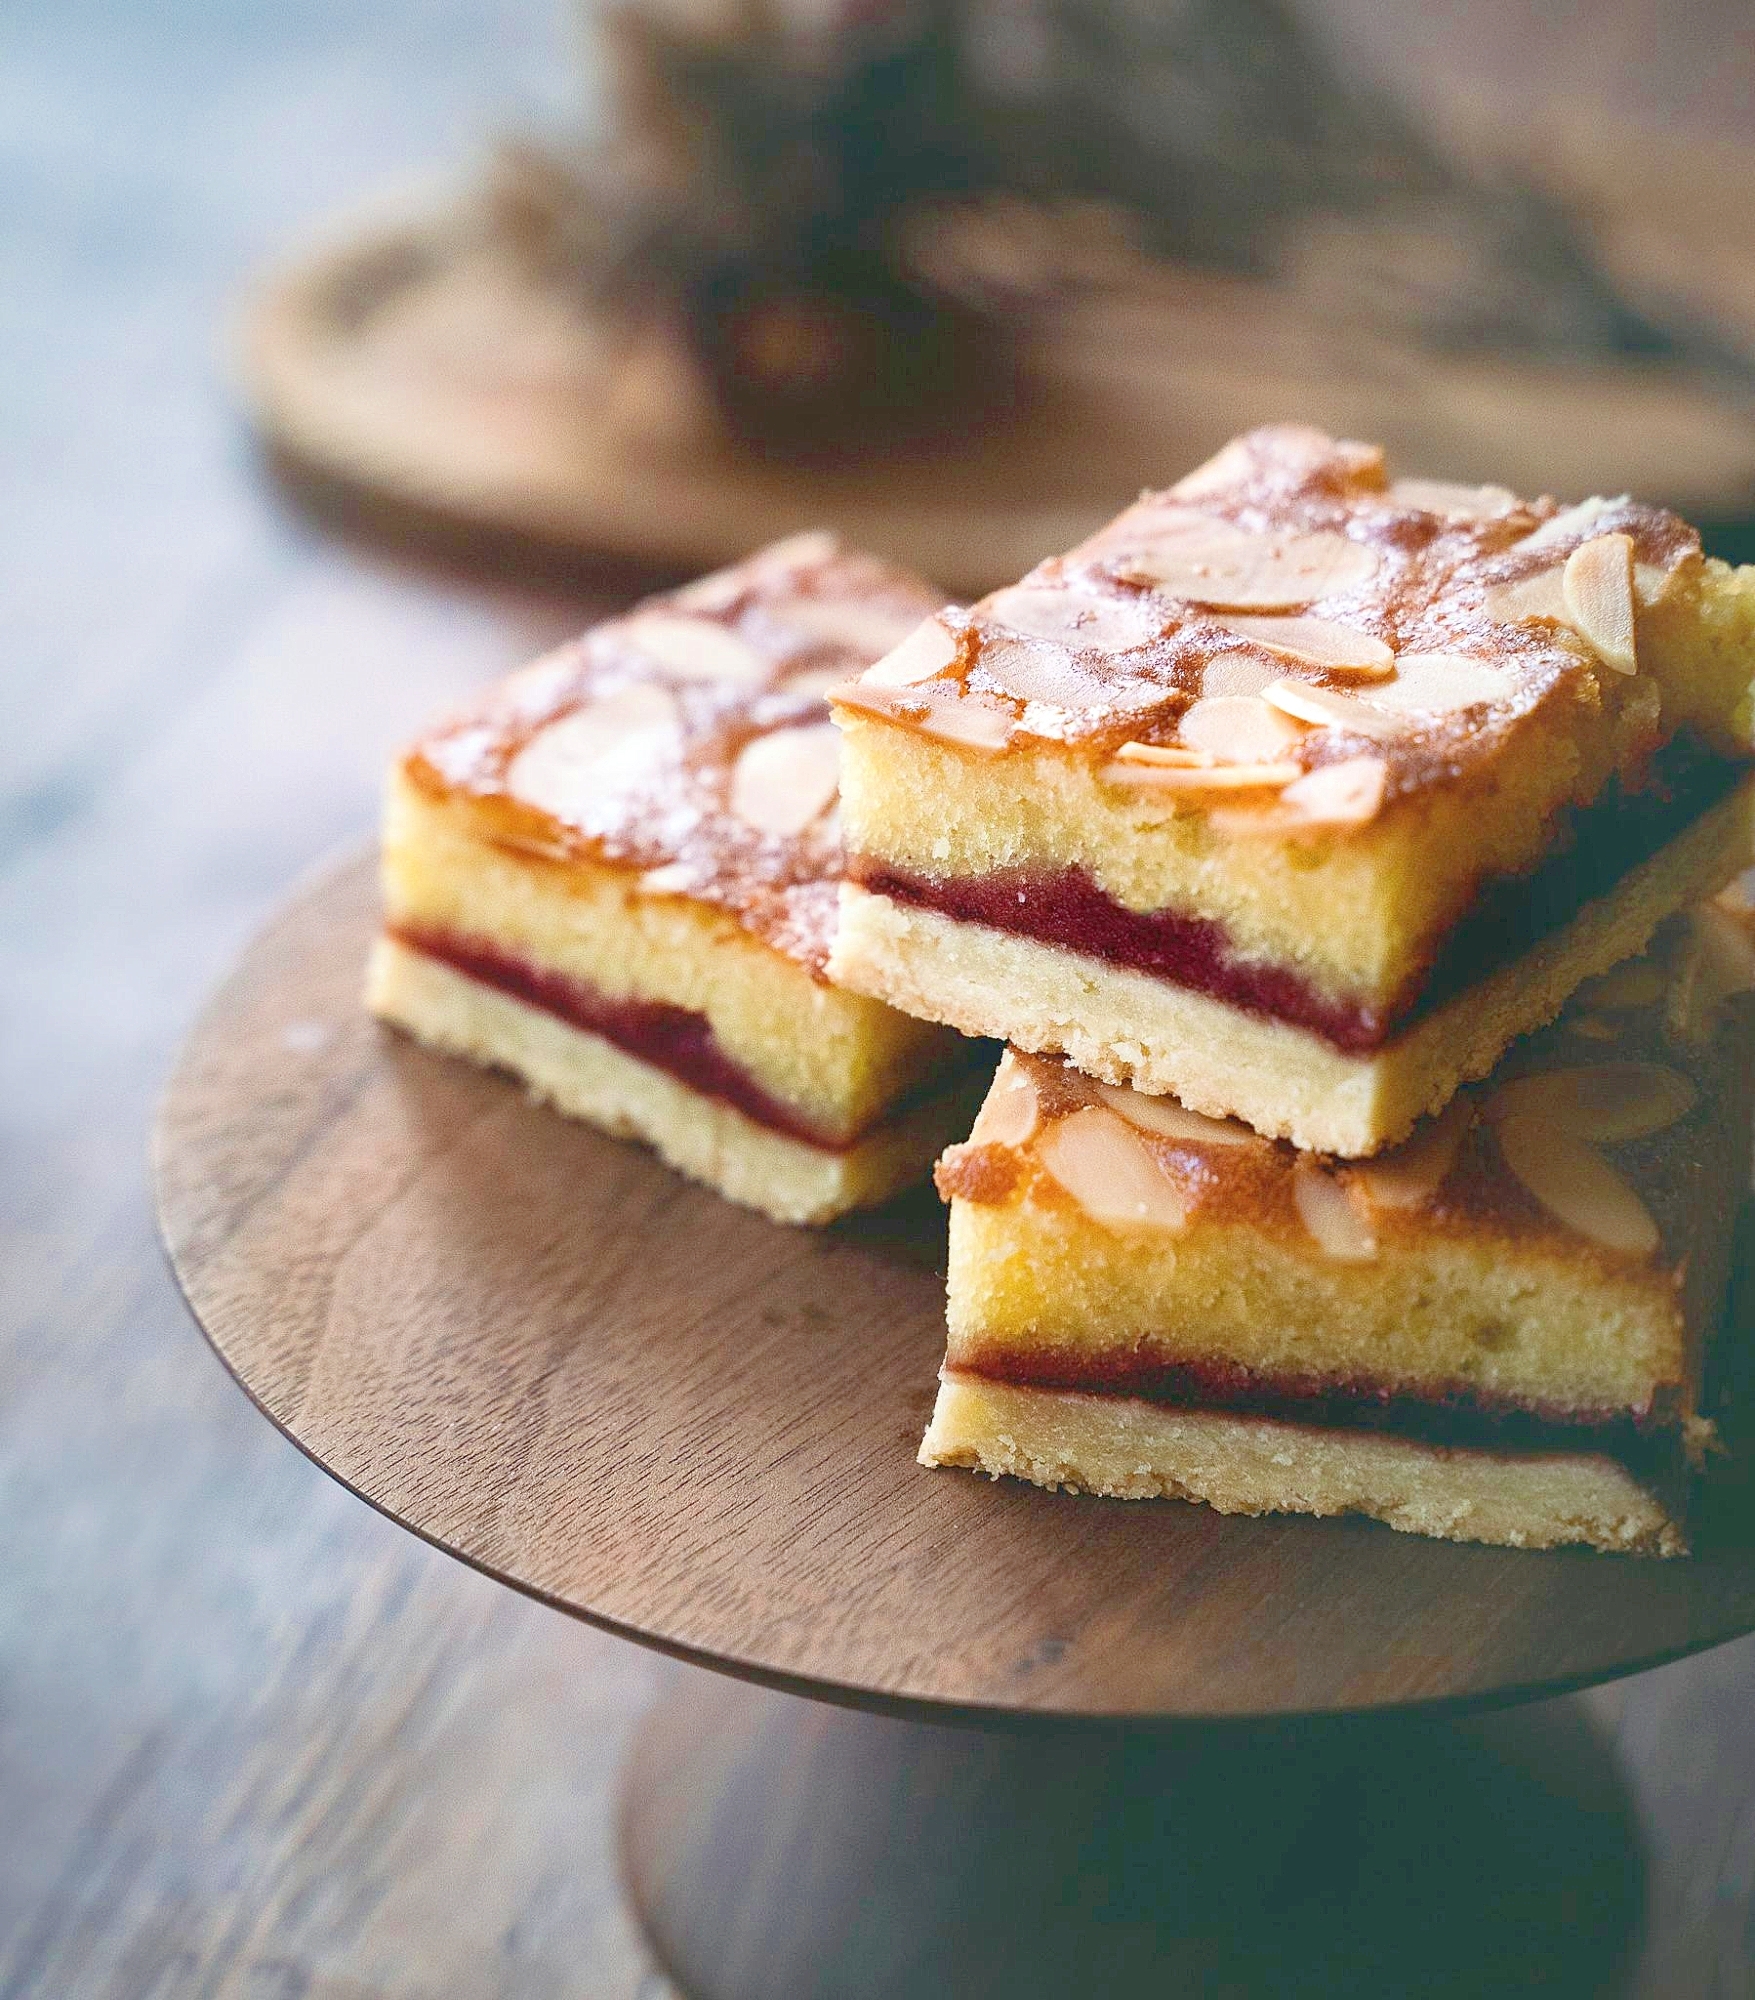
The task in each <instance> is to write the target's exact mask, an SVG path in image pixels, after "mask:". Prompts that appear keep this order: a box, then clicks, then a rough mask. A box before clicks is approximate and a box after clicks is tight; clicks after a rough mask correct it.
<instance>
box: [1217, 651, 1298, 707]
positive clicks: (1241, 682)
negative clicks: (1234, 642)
mask: <svg viewBox="0 0 1755 2000" xmlns="http://www.w3.org/2000/svg"><path fill="white" fill-rule="evenodd" d="M1283 678H1284V676H1283V673H1282V671H1281V669H1280V668H1279V667H1276V666H1270V665H1269V664H1268V662H1267V661H1266V660H1261V659H1257V658H1256V656H1255V655H1254V654H1253V653H1243V652H1232V653H1218V654H1215V655H1214V657H1213V658H1212V659H1210V660H1208V662H1207V663H1206V665H1205V666H1204V667H1202V668H1201V673H1200V691H1201V693H1202V694H1203V695H1213V696H1215V697H1216V696H1219V695H1226V694H1260V693H1262V692H1263V691H1264V690H1265V689H1267V688H1271V687H1272V686H1273V684H1274V682H1275V681H1277V680H1281V679H1283Z"/></svg>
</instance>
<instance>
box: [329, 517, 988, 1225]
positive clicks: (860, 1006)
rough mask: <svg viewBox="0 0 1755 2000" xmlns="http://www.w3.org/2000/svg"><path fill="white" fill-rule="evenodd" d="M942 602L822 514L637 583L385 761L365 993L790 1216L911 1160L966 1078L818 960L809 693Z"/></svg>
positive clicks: (826, 841) (833, 755)
mask: <svg viewBox="0 0 1755 2000" xmlns="http://www.w3.org/2000/svg"><path fill="white" fill-rule="evenodd" d="M938 601H939V600H938V599H937V597H936V596H935V594H934V593H933V592H932V591H931V590H930V589H929V588H928V587H927V586H926V585H925V584H923V583H921V582H920V581H918V580H917V579H916V578H914V577H911V576H908V575H905V574H903V573H902V572H901V571H899V570H896V569H893V568H891V567H890V566H888V565H887V564H885V563H881V562H879V561H877V560H876V559H874V558H873V557H870V556H866V555H861V554H858V553H855V552H853V551H851V550H849V549H846V548H843V547H842V546H840V545H839V544H838V543H837V542H835V541H834V540H833V539H832V538H831V537H829V536H826V535H816V534H812V535H804V536H800V537H796V538H794V539H792V540H790V541H787V542H783V543H780V544H777V545H776V546H774V547H772V548H770V549H767V550H765V551H764V552H762V553H761V554H758V555H756V556H754V557H752V558H751V559H749V560H748V561H747V562H745V563H742V564H740V565H738V566H737V567H736V568H733V569H729V570H725V571H722V572H720V573H718V574H716V575H713V576H710V577H706V578H704V579H702V580H701V581H700V582H698V583H694V584H691V585H690V586H688V587H687V588H686V589H684V590H681V591H679V592H676V593H675V594H673V595H670V596H666V597H658V598H654V599H651V600H650V601H648V602H646V603H644V604H641V605H640V606H638V607H637V608H636V609H635V610H634V611H632V612H631V613H630V614H628V615H627V616H626V617H623V618H618V619H615V620H612V621H611V622H609V623H608V624H605V625H601V626H599V627H598V628H597V629H596V630H594V631H592V632H590V633H588V634H587V635H586V636H585V637H584V638H582V639H580V640H579V641H578V642H577V643H575V644H572V645H569V646H566V647H563V648H562V649H561V650H560V651H559V652H557V653H554V654H552V655H550V656H549V657H548V658H546V659H544V660H541V661H539V662H538V663H537V664H536V665H534V666H532V667H529V668H527V669H525V670H524V671H523V672H521V673H518V674H515V675H513V676H512V677H511V678H510V679H509V680H507V681H505V682H503V683H502V684H500V685H499V686H497V687H494V688H492V689H490V690H489V691H488V692H487V693H485V694H484V695H483V696H482V697H481V698H480V699H479V700H478V701H477V702H475V703H474V705H473V706H471V707H469V708H467V709H466V710H464V711H463V712H462V713H460V714H457V715H454V716H453V717H452V718H451V719H450V720H448V721H446V722H444V723H442V724H440V725H439V726H438V727H437V728H435V729H433V730H431V731H430V732H428V733H427V734H426V735H424V736H423V737H422V738H421V739H420V741H419V742H417V743H416V744H415V745H414V746H413V747H412V748H411V749H410V750H409V751H408V752H407V753H406V755H404V756H403V757H402V758H401V759H400V760H399V761H398V763H397V764H396V766H395V768H394V770H393V772H392V774H391V778H390V786H389V798H388V804H387V809H386V814H385V827H384V905H385V922H384V933H383V936H382V938H381V940H380V941H379V943H378V944H377V946H376V949H375V951H374V954H373V958H372V964H371V971H370V978H369V988H368V999H369V1004H370V1005H371V1006H372V1008H373V1009H374V1011H376V1012H377V1013H378V1014H379V1015H381V1016H382V1017H383V1018H384V1019H385V1020H386V1021H390V1022H394V1023H395V1024H396V1025H398V1026H400V1027H402V1028H406V1029H407V1030H409V1031H410V1032H411V1033H412V1034H414V1035H415V1036H417V1037H418V1038H419V1039H420V1040H421V1041H423V1042H427V1043H430V1044H431V1045H432V1046H434V1047H436V1048H440V1049H445V1050H449V1051H452V1052H454V1053H456V1054H459V1055H464V1056H469V1057H472V1058H474V1059H475V1060H476V1061H478V1062H482V1063H487V1064H492V1065H495V1066H497V1067H499V1068H502V1069H506V1070H510V1071H511V1072H512V1073H513V1074H514V1075H516V1076H518V1077H520V1078H522V1079H523V1081H524V1082H525V1083H526V1084H528V1085H529V1087H530V1089H531V1090H532V1091H533V1092H534V1093H535V1094H536V1095H537V1096H539V1097H542V1098H545V1099H547V1100H548V1101H549V1102H550V1103H552V1104H554V1105H556V1106H557V1107H558V1108H559V1109H560V1110H562V1111H564V1112H568V1113H570V1114H572V1115H573V1116H575V1117H579V1118H585V1119H589V1120H591V1121H592V1122H594V1123H596V1124H599V1125H602V1126H605V1127H606V1128H608V1129H609V1130H610V1131H612V1132H616V1133H618V1134H623V1135H627V1136H631V1137H635V1138H639V1139H643V1140H645V1141H647V1142H648V1143H649V1144H651V1145H652V1146H654V1147H655V1148H656V1149H657V1150H658V1152H659V1153H660V1154H661V1155H662V1156H663V1157H664V1158H665V1159H666V1160H667V1161H668V1162H669V1163H670V1164H671V1165H672V1166H674V1167H676V1168H678V1169H680V1170H681V1171H682V1172H684V1173H686V1174H689V1175H692V1176H693V1177H694V1178H696V1179H698V1180H702V1181H705V1182H707V1183H708V1184H709V1185H711V1186H713V1187H715V1188H717V1189H719V1190H720V1192H722V1193H723V1194H726V1195H728V1196H730V1197H731V1198H732V1199H733V1200H735V1201H740V1202H744V1203H747V1204H748V1205H750V1206H752V1207H755V1208H759V1209H762V1210H764V1211H765V1212H766V1213H767V1214H769V1215H771V1216H773V1217H775V1218H776V1219H778V1220H781V1221H787V1222H819V1221H824V1220H826V1219H828V1218H829V1217H832V1216H834V1215H837V1214H840V1213H841V1212H843V1211H844V1210H847V1209H850V1208H854V1207H859V1206H863V1205H865V1204H869V1203H873V1202H878V1201H881V1200H883V1199H884V1198H886V1197H887V1196H888V1195H890V1194H892V1193H893V1192H894V1191H895V1190H896V1189H897V1188H899V1187H900V1186H902V1185H904V1184H905V1183H907V1182H909V1181H912V1180H916V1179H919V1178H922V1177H923V1176H924V1175H925V1174H926V1173H927V1172H928V1170H929V1169H930V1166H931V1163H932V1160H933V1158H934V1156H935V1155H936V1154H937V1152H938V1151H939V1150H940V1149H941V1148H942V1147H943V1146H944V1145H945V1144H946V1143H947V1141H948V1140H950V1139H951V1138H953V1137H954V1136H955V1135H956V1134H957V1133H958V1132H960V1131H964V1130H966V1129H967V1121H968V1118H969V1117H970V1116H971V1115H972V1114H973V1111H974V1107H975V1104H976V1102H978V1098H979V1089H980V1083H981V1081H983V1080H984V1076H985V1071H983V1072H982V1074H981V1075H980V1076H977V1075H976V1074H974V1073H973V1071H972V1067H971V1065H972V1061H973V1060H974V1052H973V1051H971V1049H970V1045H969V1044H968V1043H967V1042H965V1041H963V1040H962V1039H961V1037H959V1036H957V1035H955V1034H953V1033H951V1032H949V1031H948V1030H946V1029H944V1028H938V1027H932V1026H929V1025H927V1024H925V1023H922V1022H918V1021H913V1020H910V1019H908V1018H907V1017H905V1016H904V1015H901V1014H898V1013H896V1012H894V1011H893V1010H892V1009H890V1008H889V1007H887V1006H884V1005H883V1004H882V1003H881V1002H879V1001H876V1000H872V999H868V998H865V997H863V996H861V995H858V994H853V993H848V992H845V991H842V990H841V989H840V988H838V987H836V986H834V985H832V984H831V983H830V982H829V980H828V979H827V977H826V976H825V972H824V963H825V960H826V957H827V952H828V938H829V932H830V929H831V927H832V924H833V921H834V913H835V897H836V890H837V886H838V884H839V881H840V876H841V850H840V844H839V839H838V835H837V831H836V815H835V790H836V764H837V738H836V732H835V730H834V729H833V727H832V726H831V724H830V722H829V719H828V712H827V709H826V707H825V704H824V689H825V687H826V686H827V685H828V684H829V683H830V682H831V681H835V680H844V679H845V678H846V677H847V676H848V674H849V673H851V672H856V671H857V670H858V669H859V668H860V667H862V666H864V665H865V664H866V663H868V662H869V661H871V660H873V659H875V658H876V657H877V656H878V655H879V654H881V653H883V652H884V651H885V650H886V649H887V648H888V647H889V646H891V645H892V644H893V643H894V642H895V640H896V638H897V637H898V636H899V635H900V634H901V633H902V632H904V631H906V630H908V629H910V628H912V627H913V626H916V625H918V623H919V622H920V619H921V617H922V616H923V615H924V613H925V612H927V611H928V610H930V609H931V608H932V607H933V606H934V605H935V604H936V603H937V602H938Z"/></svg>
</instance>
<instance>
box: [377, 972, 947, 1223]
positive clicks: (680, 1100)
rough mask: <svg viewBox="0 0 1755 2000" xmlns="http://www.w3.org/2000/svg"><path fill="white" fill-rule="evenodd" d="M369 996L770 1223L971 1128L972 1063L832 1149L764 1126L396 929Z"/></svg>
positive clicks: (892, 1176)
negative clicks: (403, 938)
mask: <svg viewBox="0 0 1755 2000" xmlns="http://www.w3.org/2000/svg"><path fill="white" fill-rule="evenodd" d="M366 1004H367V1006H368V1007H369V1008H370V1009H371V1011H372V1012H373V1013H374V1014H376V1015H377V1016H378V1018H379V1019H380V1020H382V1021H386V1022H388V1023H390V1024H391V1025H392V1026H395V1027H398V1028H401V1029H404V1030H405V1031H406V1032H407V1033H409V1034H411V1035H413V1036H414V1037H415V1039H416V1040H417V1041H419V1042H422V1043H424V1044H425V1045H426V1046H427V1047H429V1048H434V1049H438V1050H440V1051H442V1052H443V1053H445V1054H447V1055H455V1056H463V1057H466V1058H467V1059H468V1060H470V1061H471V1062H475V1063H479V1064H481V1065H482V1066H483V1067H486V1068H490V1069H499V1070H504V1071H509V1072H510V1073H511V1074H512V1075H513V1076H515V1077H516V1078H517V1079H518V1080H519V1081H520V1082H522V1083H523V1084H524V1085H525V1087H526V1088H527V1089H528V1091H529V1092H530V1094H531V1096H533V1097H535V1098H537V1099H538V1100H540V1101H541V1102H543V1103H546V1104H549V1105H552V1106H553V1107H554V1108H555V1109H556V1110H558V1111H560V1112H562V1113H564V1114H565V1115H566V1116H568V1117H570V1118H577V1119H581V1120H583V1121H584V1122H585V1123H587V1124H591V1125H595V1126H598V1127H599V1128H601V1129H602V1130H605V1131H607V1132H610V1133H611V1134H613V1135H614V1136H616V1137H618V1138H632V1139H637V1140H640V1141H642V1142H643V1143H645V1144H646V1145H649V1146H650V1147H651V1148H652V1149H653V1150H654V1151H655V1152H656V1153H657V1154H658V1156H659V1157H660V1158H661V1159H662V1160H663V1161H664V1162H665V1163H666V1165H668V1166H670V1167H673V1168H674V1169H675V1170H676V1171H677V1172H678V1173H681V1174H684V1175H686V1176H687V1177H688V1178H689V1179H690V1180H695V1181H700V1182H702V1183H703V1184H704V1185H706V1186H708V1187H711V1188H714V1189H716V1190H717V1191H718V1192H719V1193H720V1194H722V1195H724V1196H725V1197H726V1199H727V1200H729V1201H734V1202H737V1203H738V1204H740V1205H741V1206H742V1207H745V1208H753V1209H756V1210H759V1211H760V1212H761V1213H762V1214H764V1215H766V1216H768V1217H770V1218H771V1219H772V1220H773V1221H775V1222H785V1223H811V1224H814V1223H825V1222H832V1221H833V1220H834V1219H835V1218H836V1217H837V1216H840V1215H845V1214H847V1213H848V1212H849V1211H850V1210H853V1209H857V1208H870V1207H874V1206H876V1205H877V1204H878V1203H880V1202H883V1201H887V1200H888V1199H889V1198H890V1196H892V1195H893V1194H896V1193H898V1192H899V1191H900V1190H901V1189H902V1188H904V1187H907V1186H909V1185H910V1184H911V1183H913V1182H915V1181H918V1180H923V1179H924V1178H925V1176H926V1174H927V1172H928V1170H929V1169H930V1167H931V1164H932V1162H933V1160H934V1158H935V1157H936V1156H937V1155H938V1153H939V1152H940V1151H942V1150H943V1148H944V1147H945V1146H946V1145H947V1144H948V1143H949V1142H950V1141H951V1140H952V1139H954V1138H957V1137H959V1136H960V1135H961V1134H962V1133H963V1132H964V1131H966V1130H967V1129H968V1124H969V1120H970V1119H971V1118H972V1117H973V1116H974V1113H975V1109H976V1107H977V1105H978V1104H979V1102H980V1099H981V1094H982V1092H983V1091H984V1090H985V1088H986V1084H987V1074H986V1071H985V1070H984V1069H978V1070H977V1071H976V1073H975V1074H974V1075H973V1076H972V1077H971V1076H965V1077H960V1078H959V1079H958V1080H957V1082H956V1083H954V1084H953V1085H951V1086H950V1087H948V1088H947V1089H945V1090H942V1091H940V1092H938V1093H936V1094H935V1095H933V1096H931V1097H928V1098H926V1099H924V1100H923V1101H921V1102H919V1103H916V1104H913V1105H911V1106H909V1107H908V1108H907V1109H906V1110H904V1111H903V1112H902V1113H901V1114H900V1115H899V1116H896V1117H893V1118H889V1119H886V1120H885V1121H883V1122H882V1123H881V1124H880V1125H878V1126H877V1127H876V1128H875V1129H874V1130H872V1131H871V1132H869V1133H867V1134H866V1136H865V1137H863V1138H862V1139H860V1140H858V1141H857V1142H856V1143H855V1144H854V1145H853V1146H851V1147H849V1148H847V1149H846V1150H844V1151H838V1152H832V1151H829V1150H827V1149H825V1148H822V1147H817V1146H811V1145H807V1144H805V1143H803V1142H802V1141H800V1140H797V1139H793V1138H790V1137H788V1136H787V1135H786V1134H784V1133H780V1132H773V1131H770V1130H768V1129H767V1128H766V1127H765V1126H762V1125H758V1124H757V1123H756V1122H755V1121H754V1120H752V1119H750V1118H747V1117H746V1116H745V1115H744V1114H743V1113H742V1112H741V1111H738V1110H737V1109H736V1108H735V1107H733V1106H731V1105H728V1104H723V1103H720V1102H719V1101H718V1100H716V1099H714V1098H710V1097H707V1096H704V1095H703V1094H702V1093H701V1092H699V1091H697V1090H694V1089H691V1088H690V1087H689V1085H687V1084H685V1083H681V1082H679V1081H678V1080H677V1079H676V1078H675V1077H672V1076H669V1075H667V1074H666V1073H665V1072H664V1071H663V1070H660V1069H658V1068H656V1067H654V1066H653V1065H652V1064H650V1063H646V1062H643V1061H641V1060H640V1059H639V1058H638V1057H637V1056H632V1055H629V1054H628V1053H626V1051H624V1050H622V1049H618V1048H616V1047H615V1046H614V1045H613V1044H612V1043H610V1042H608V1041H605V1040H604V1039H603V1038H602V1037H601V1036H598V1035H593V1034H589V1033H587V1032H586V1031H585V1030H583V1029H580V1028H575V1027H573V1026H571V1025H570V1024H569V1023H567V1022H565V1021H560V1020H557V1019H556V1018H555V1017H554V1016H553V1015H550V1014H546V1013H543V1012H542V1011H541V1010H540V1009H538V1008H535V1007H530V1006H527V1005H526V1004H525V1003H524V1002H523V1001H521V1000H517V999H514V998H512V997H511V996H509V995H507V994H503V993H499V992H496V991H494V990H493V989H492V988H491V987H487V986H484V985H482V984H481V982H480V981H478V980H473V979H470V978H469V977H467V975H465V974H463V973H460V972H457V971H454V970H453V969H452V968H451V967H450V966H447V965H443V964H440V963H439V962H438V961H437V960H435V959H431V958H428V957H426V956H425V955H424V954H423V953H420V952H417V951H411V950H410V949H408V947H406V946H405V945H402V944H399V943H397V942H396V941H395V940H394V939H392V938H380V939H378V941H377V942H376V943H375V945H374V946H373V950H372V956H371V962H370V966H369V969H368V973H367V981H366Z"/></svg>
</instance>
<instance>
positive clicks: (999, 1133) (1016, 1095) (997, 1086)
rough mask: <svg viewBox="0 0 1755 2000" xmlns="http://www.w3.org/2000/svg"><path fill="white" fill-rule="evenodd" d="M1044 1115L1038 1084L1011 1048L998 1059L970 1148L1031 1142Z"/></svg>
mask: <svg viewBox="0 0 1755 2000" xmlns="http://www.w3.org/2000/svg"><path fill="white" fill-rule="evenodd" d="M1040 1114H1041V1104H1040V1101H1039V1099H1038V1098H1037V1096H1036V1082H1035V1079H1034V1078H1033V1077H1032V1076H1031V1074H1030V1072H1029V1070H1028V1069H1026V1068H1025V1067H1024V1065H1023V1064H1022V1063H1021V1062H1019V1060H1018V1059H1017V1057H1016V1056H1015V1055H1014V1054H1013V1053H1012V1051H1011V1050H1010V1049H1007V1050H1006V1052H1005V1054H1004V1055H1003V1056H1001V1057H1000V1059H999V1068H998V1069H996V1070H995V1071H994V1073H993V1082H992V1083H991V1084H990V1085H989V1086H988V1091H987V1096H986V1098H985V1099H984V1100H983V1102H982V1105H981V1109H980V1110H979V1111H978V1112H977V1113H976V1115H975V1123H974V1125H973V1126H972V1127H971V1128H970V1131H969V1144H970V1145H971V1146H1011V1147H1014V1148H1015V1147H1018V1146H1022V1145H1025V1144H1027V1143H1028V1141H1029V1138H1030V1135H1031V1134H1032V1133H1033V1132H1034V1131H1035V1129H1036V1126H1037V1123H1038V1120H1039V1118H1040Z"/></svg>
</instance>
